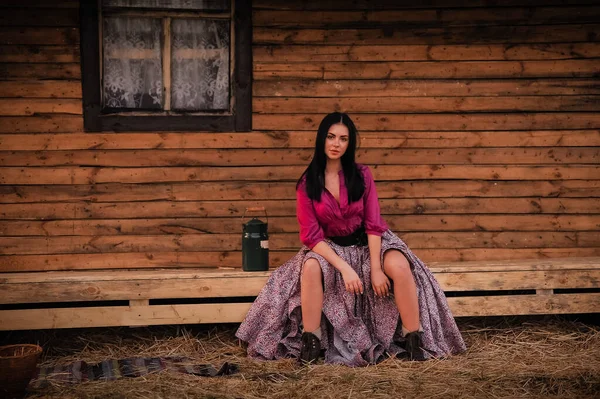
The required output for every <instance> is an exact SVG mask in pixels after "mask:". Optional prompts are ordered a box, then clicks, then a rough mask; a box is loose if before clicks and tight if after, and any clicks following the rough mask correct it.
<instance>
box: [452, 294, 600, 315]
mask: <svg viewBox="0 0 600 399" xmlns="http://www.w3.org/2000/svg"><path fill="white" fill-rule="evenodd" d="M448 304H449V305H450V309H451V310H452V314H453V315H454V317H461V316H509V315H513V316H516V315H533V314H567V313H594V312H597V310H598V309H600V294H561V295H506V296H490V297H457V298H448Z"/></svg>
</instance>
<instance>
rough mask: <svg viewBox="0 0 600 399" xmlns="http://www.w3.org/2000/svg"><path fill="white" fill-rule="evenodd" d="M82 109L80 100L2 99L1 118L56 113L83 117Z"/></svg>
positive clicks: (0, 104)
mask: <svg viewBox="0 0 600 399" xmlns="http://www.w3.org/2000/svg"><path fill="white" fill-rule="evenodd" d="M82 109H83V107H82V104H81V100H79V99H31V98H27V99H21V98H10V99H3V98H0V117H1V116H7V115H8V116H19V115H35V114H54V113H55V114H73V115H82V114H83V112H82Z"/></svg>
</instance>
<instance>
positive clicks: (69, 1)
mask: <svg viewBox="0 0 600 399" xmlns="http://www.w3.org/2000/svg"><path fill="white" fill-rule="evenodd" d="M5 7H10V8H15V7H27V8H39V7H41V8H48V1H47V0H3V1H2V2H0V8H5ZM52 8H79V0H55V1H53V2H52Z"/></svg>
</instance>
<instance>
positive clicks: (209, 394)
mask: <svg viewBox="0 0 600 399" xmlns="http://www.w3.org/2000/svg"><path fill="white" fill-rule="evenodd" d="M235 327H236V326H231V325H230V326H217V327H213V328H210V329H206V328H202V327H197V326H192V327H174V326H170V327H152V328H138V329H127V328H112V329H89V330H79V331H73V330H61V331H50V332H41V333H40V332H38V333H33V334H34V337H32V339H33V338H36V339H38V340H40V344H42V345H43V346H44V347H45V349H46V351H45V354H44V355H45V356H44V358H43V363H42V364H43V365H58V364H68V363H70V362H73V361H75V360H84V361H86V362H89V363H93V362H99V361H101V360H104V359H107V358H126V357H134V356H147V357H151V356H186V357H190V358H192V359H193V360H195V361H198V362H199V363H212V364H213V365H215V366H217V367H218V366H220V365H221V364H222V363H223V362H225V361H227V362H232V363H237V364H239V365H240V369H241V373H239V374H237V375H234V376H229V377H216V378H209V377H196V376H193V375H186V374H180V373H172V372H160V373H156V374H149V375H147V376H144V377H140V378H126V379H120V380H116V381H110V382H98V381H94V382H87V383H82V384H79V385H71V386H65V385H58V384H55V385H53V386H52V387H50V388H46V389H45V390H43V391H40V392H32V393H30V395H29V396H28V397H30V398H52V397H56V398H281V399H284V398H285V399H287V398H292V399H296V398H389V397H395V398H409V397H419V398H435V397H439V398H505V397H528V398H549V397H550V398H552V397H554V398H593V397H600V330H599V329H598V327H595V326H592V325H586V324H583V323H579V322H573V321H565V320H562V319H560V318H557V317H546V318H537V319H536V318H528V319H523V318H513V319H498V318H493V319H492V318H488V319H462V320H459V327H460V329H461V331H462V332H463V334H464V337H465V340H466V341H467V344H468V347H469V349H468V351H467V352H466V353H465V354H463V355H460V356H454V357H451V358H448V359H437V360H431V361H427V362H408V361H402V360H398V359H394V358H389V359H386V360H385V361H383V362H382V363H380V364H378V365H375V366H369V367H365V368H349V367H345V366H331V365H322V364H319V365H315V366H302V367H301V366H299V365H298V364H297V363H296V362H295V361H294V360H291V359H290V360H282V361H270V362H261V361H252V360H250V359H248V358H247V357H246V355H245V351H244V349H243V348H242V347H241V346H240V345H239V344H238V341H237V340H236V338H235V336H234V333H235Z"/></svg>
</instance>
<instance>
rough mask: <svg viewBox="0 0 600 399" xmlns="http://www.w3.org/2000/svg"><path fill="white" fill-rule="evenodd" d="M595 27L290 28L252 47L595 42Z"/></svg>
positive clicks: (259, 32)
mask: <svg viewBox="0 0 600 399" xmlns="http://www.w3.org/2000/svg"><path fill="white" fill-rule="evenodd" d="M595 32H598V25H596V24H562V25H533V26H475V27H444V28H427V27H414V26H402V25H400V26H385V27H379V28H374V29H335V30H332V29H287V28H273V27H255V28H254V29H253V44H254V45H266V44H286V45H296V44H327V45H343V44H348V45H371V44H373V45H388V44H398V43H402V44H404V45H424V44H428V45H442V44H447V45H450V44H494V43H504V44H507V43H515V44H521V45H522V44H526V43H574V42H590V41H596V40H597V37H596V33H595Z"/></svg>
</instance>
